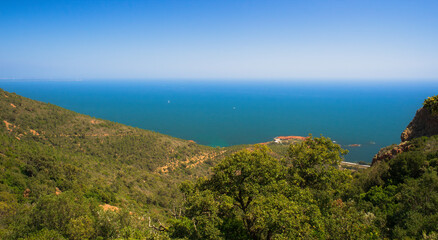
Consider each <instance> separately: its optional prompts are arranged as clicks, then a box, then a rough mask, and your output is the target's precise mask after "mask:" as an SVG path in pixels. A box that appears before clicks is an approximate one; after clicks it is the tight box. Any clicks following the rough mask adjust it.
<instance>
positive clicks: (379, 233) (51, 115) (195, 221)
mask: <svg viewBox="0 0 438 240" xmlns="http://www.w3.org/2000/svg"><path fill="white" fill-rule="evenodd" d="M0 120H1V121H2V122H1V124H3V125H2V127H1V128H0V238H1V239H63V238H65V239H116V238H121V239H128V238H131V239H169V238H170V239H383V238H388V239H409V238H410V239H438V136H432V137H422V138H416V139H414V140H412V141H410V142H408V143H407V146H406V147H405V149H406V150H405V151H404V152H402V153H399V154H396V155H395V157H388V158H386V159H383V160H381V161H378V162H376V163H374V164H373V166H372V167H370V168H368V169H365V170H359V171H350V170H345V169H342V168H341V167H340V163H341V161H342V159H343V158H342V156H343V155H344V154H345V153H346V151H345V150H343V149H342V148H341V147H340V146H339V145H337V144H334V143H333V142H332V141H331V140H330V139H329V138H324V137H318V138H314V137H312V136H310V137H309V138H308V139H307V140H305V141H300V142H297V143H295V144H292V145H290V146H287V147H284V146H280V145H275V144H268V146H269V147H272V150H271V149H270V148H269V147H268V146H265V145H256V146H234V147H231V148H219V149H216V148H209V147H205V146H200V145H197V144H195V143H193V142H190V141H185V140H181V139H176V138H172V137H169V136H165V135H162V134H159V133H154V132H151V131H146V130H141V129H137V128H132V127H128V126H124V125H121V124H116V123H112V122H109V121H105V120H100V119H94V118H91V117H88V116H84V115H81V114H77V113H74V112H71V111H68V110H65V109H62V108H59V107H56V106H53V105H50V104H43V103H40V102H36V101H32V100H30V99H26V98H23V97H20V96H18V95H15V94H11V93H7V92H4V91H0ZM212 166H214V167H213V168H211V167H212ZM210 169H211V170H210Z"/></svg>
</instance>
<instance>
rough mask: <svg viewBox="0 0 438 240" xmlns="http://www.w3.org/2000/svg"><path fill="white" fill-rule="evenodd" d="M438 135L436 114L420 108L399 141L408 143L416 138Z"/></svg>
mask: <svg viewBox="0 0 438 240" xmlns="http://www.w3.org/2000/svg"><path fill="white" fill-rule="evenodd" d="M433 135H438V114H437V113H433V112H432V111H431V110H430V109H428V108H425V107H422V108H420V109H418V111H417V113H416V114H415V117H414V119H413V120H412V121H411V122H410V123H409V125H408V127H407V128H406V129H405V130H404V131H403V133H402V134H401V141H402V142H405V141H410V140H412V139H414V138H417V137H422V136H426V137H430V136H433Z"/></svg>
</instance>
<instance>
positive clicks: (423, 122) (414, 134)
mask: <svg viewBox="0 0 438 240" xmlns="http://www.w3.org/2000/svg"><path fill="white" fill-rule="evenodd" d="M423 105H424V106H423V107H422V108H420V109H418V110H417V112H416V114H415V116H414V119H412V121H411V122H410V123H409V125H408V126H407V127H406V129H405V130H404V131H403V132H402V134H401V143H400V144H394V145H391V146H388V147H384V148H382V149H380V151H379V152H378V153H377V154H376V155H375V156H374V158H373V161H372V164H374V163H376V162H378V161H382V160H389V159H392V158H394V157H395V156H396V155H397V154H400V153H402V152H406V151H408V150H409V148H410V147H411V143H410V141H411V140H412V139H415V138H418V137H422V136H426V137H430V136H434V135H438V110H437V109H438V95H437V96H434V97H430V98H427V99H426V100H425V101H424V104H423ZM372 164H371V165H372Z"/></svg>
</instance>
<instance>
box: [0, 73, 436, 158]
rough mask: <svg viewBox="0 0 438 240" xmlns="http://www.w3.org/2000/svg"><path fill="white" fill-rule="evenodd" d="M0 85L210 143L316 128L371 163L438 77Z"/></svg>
mask: <svg viewBox="0 0 438 240" xmlns="http://www.w3.org/2000/svg"><path fill="white" fill-rule="evenodd" d="M0 88H2V89H4V90H6V91H9V92H15V93H17V94H19V95H22V96H25V97H28V98H31V99H35V100H39V101H43V102H48V103H51V104H55V105H58V106H61V107H64V108H67V109H70V110H73V111H76V112H79V113H83V114H87V115H91V116H93V117H97V118H102V119H107V120H111V121H115V122H119V123H123V124H127V125H130V126H134V127H139V128H143V129H148V130H153V131H156V132H160V133H164V134H168V135H171V136H174V137H178V138H183V139H187V140H194V141H196V142H197V143H199V144H204V145H209V146H220V147H224V146H230V145H237V144H254V143H260V142H267V141H271V140H272V139H273V138H274V137H276V136H288V135H297V136H307V135H308V134H312V135H313V136H320V135H321V134H322V135H323V136H326V137H330V138H331V139H332V140H333V141H336V142H337V143H338V144H340V145H342V147H344V148H346V149H348V150H349V151H350V153H349V154H348V155H347V156H346V160H347V161H352V162H359V161H364V162H371V160H372V158H373V156H374V155H375V154H376V153H377V152H378V151H379V149H380V148H382V147H384V146H387V145H390V144H393V143H399V142H400V134H401V132H402V131H403V130H404V129H405V128H406V126H407V125H408V124H409V122H410V121H411V120H412V118H413V117H414V115H415V112H416V110H417V109H418V108H420V107H421V106H422V103H423V100H424V99H425V98H427V97H428V96H432V95H436V94H438V91H437V90H438V81H435V82H434V81H427V82H422V81H418V82H414V81H409V82H399V81H389V82H385V83H379V82H377V81H371V82H366V81H362V82H359V83H345V82H340V81H339V82H332V81H331V82H323V81H321V82H315V81H312V82H305V81H299V82H293V83H290V82H289V83H287V82H285V81H284V82H282V81H239V82H231V81H210V80H209V81H207V80H206V81H189V80H174V81H172V80H166V81H164V80H156V81H131V80H130V81H123V80H112V81H103V80H100V81H91V80H90V81H88V80H87V81H85V80H84V81H47V80H39V81H24V80H1V81H0ZM351 144H360V147H349V146H348V145H351Z"/></svg>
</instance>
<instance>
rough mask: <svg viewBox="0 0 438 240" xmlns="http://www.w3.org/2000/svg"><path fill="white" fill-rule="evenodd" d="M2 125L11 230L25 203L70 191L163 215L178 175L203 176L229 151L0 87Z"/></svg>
mask: <svg viewBox="0 0 438 240" xmlns="http://www.w3.org/2000/svg"><path fill="white" fill-rule="evenodd" d="M0 124H1V125H0V160H1V162H0V213H1V214H2V216H4V218H2V220H3V221H2V220H0V224H1V225H0V229H1V228H2V229H3V231H4V234H6V233H11V232H14V231H12V230H11V229H7V228H8V221H15V222H16V219H15V220H13V219H12V218H14V217H16V213H17V211H20V209H21V210H22V209H23V208H24V206H33V207H34V206H36V205H38V203H40V201H45V200H44V199H45V198H46V197H47V196H49V195H53V196H54V195H55V194H60V193H61V194H64V193H65V192H66V193H65V194H68V193H69V192H74V194H75V195H77V196H79V197H82V198H83V199H85V200H87V201H91V202H93V203H94V205H103V204H109V205H108V206H114V207H116V208H112V209H117V208H119V209H126V210H127V211H128V210H129V211H130V212H131V213H132V212H134V213H136V214H146V215H148V216H158V217H159V216H161V215H163V214H165V213H163V211H164V210H165V209H172V206H174V205H175V204H177V203H178V202H179V200H180V194H179V190H178V184H179V183H180V182H181V181H183V180H186V179H192V178H196V177H199V176H204V175H206V174H207V172H208V171H209V168H210V167H211V166H212V164H213V163H214V161H216V159H219V158H221V157H222V155H224V151H223V150H221V149H216V148H211V147H207V146H202V145H198V144H196V143H194V142H192V141H187V140H182V139H177V138H173V137H170V136H167V135H163V134H159V133H156V132H152V131H148V130H143V129H139V128H134V127H129V126H125V125H122V124H118V123H114V122H110V121H106V120H101V119H96V118H92V117H89V116H86V115H82V114H78V113H75V112H72V111H69V110H66V109H63V108H61V107H57V106H54V105H51V104H46V103H42V102H38V101H34V100H31V99H27V98H24V97H21V96H18V95H16V94H13V93H9V92H6V91H3V90H1V89H0ZM29 204H30V205H29ZM85 205H86V204H85ZM90 206H91V205H90ZM31 208H32V207H31ZM97 209H100V208H97ZM96 211H97V210H96ZM9 217H10V219H9ZM8 219H9V220H8ZM32 225H34V226H37V225H38V224H32ZM9 227H10V226H9ZM29 231H31V230H29ZM63 231H64V230H63ZM63 231H60V232H63ZM65 231H66V230H65ZM0 233H1V232H0ZM15 233H16V232H15ZM21 234H25V233H21ZM6 235H7V234H6ZM0 236H1V235H0ZM23 236H24V235H23ZM16 237H17V236H16Z"/></svg>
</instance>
